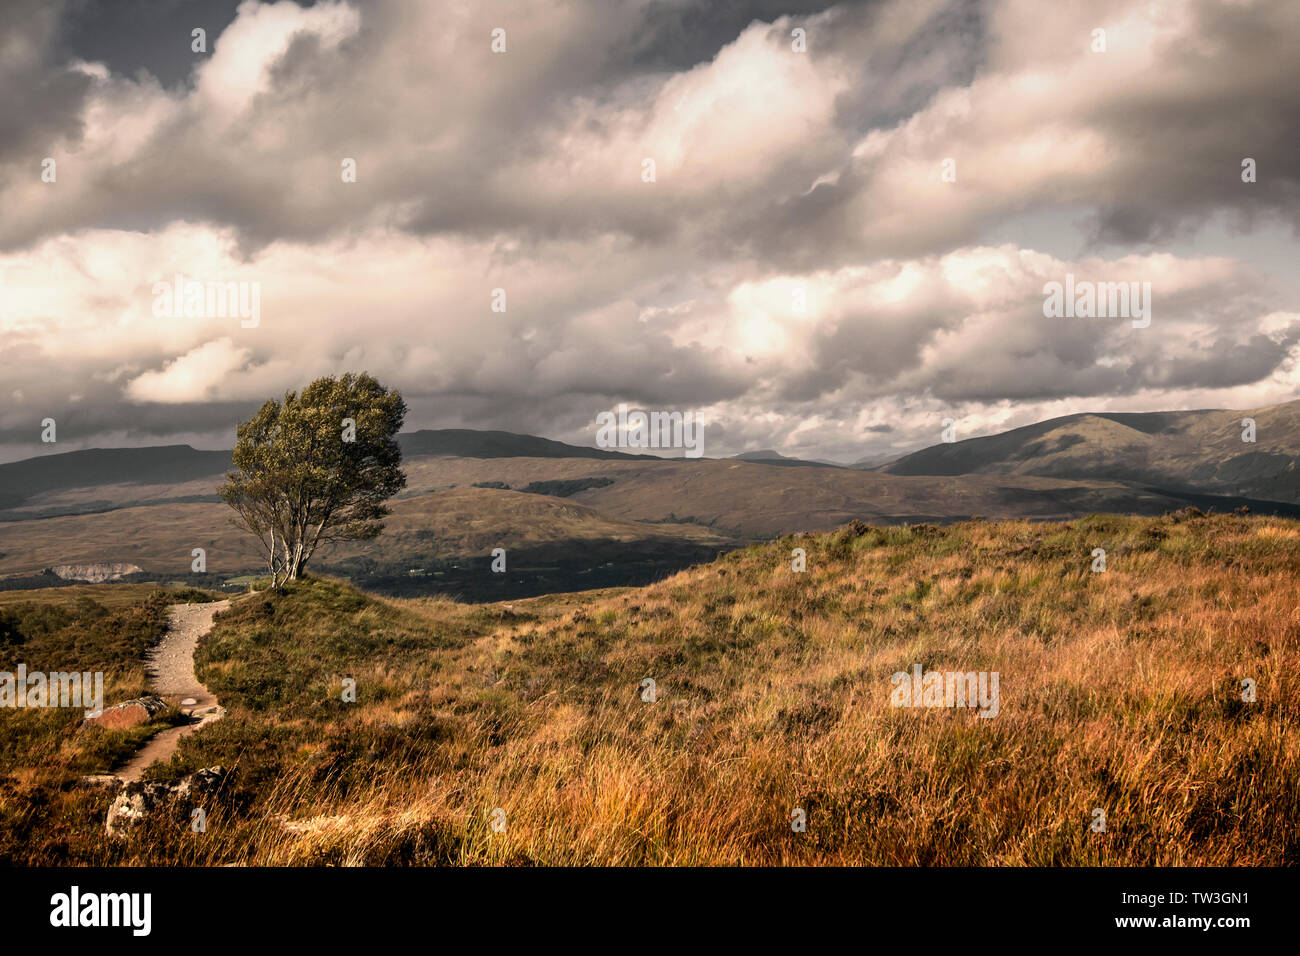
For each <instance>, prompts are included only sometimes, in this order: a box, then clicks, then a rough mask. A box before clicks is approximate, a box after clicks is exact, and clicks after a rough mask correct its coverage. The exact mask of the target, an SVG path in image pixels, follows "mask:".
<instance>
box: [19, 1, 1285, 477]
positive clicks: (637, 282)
mask: <svg viewBox="0 0 1300 956" xmlns="http://www.w3.org/2000/svg"><path fill="white" fill-rule="evenodd" d="M0 17H6V18H7V20H6V21H5V26H6V36H7V37H16V38H17V42H13V43H9V44H7V45H4V46H0V79H2V80H3V82H2V83H0V208H2V209H3V216H0V279H3V283H4V291H5V299H4V301H0V360H3V361H4V362H5V364H6V373H7V374H6V376H5V379H4V381H3V382H2V383H0V400H3V401H4V402H6V403H7V404H3V405H0V444H3V443H5V440H6V438H8V439H11V441H10V442H9V444H14V443H16V442H19V441H29V440H31V438H32V434H33V431H32V424H31V423H32V422H33V421H39V420H40V418H41V417H42V416H43V415H46V414H48V415H52V416H54V417H57V418H59V420H60V437H61V440H62V439H63V438H64V437H65V434H67V433H66V432H65V431H64V421H65V420H66V422H67V428H68V429H70V430H71V432H72V433H74V434H76V435H78V436H81V437H79V438H78V440H79V441H80V440H81V439H82V437H84V438H85V439H86V440H87V441H92V440H93V439H92V438H90V437H87V436H93V435H94V434H96V433H99V434H111V435H130V436H141V438H142V439H143V438H150V439H156V438H161V436H162V435H164V434H166V433H168V432H169V430H173V431H176V432H184V433H186V434H193V433H196V432H201V431H204V430H205V429H206V430H210V431H211V432H212V433H213V434H224V433H225V430H226V429H227V428H228V423H229V421H230V420H233V419H234V418H236V417H238V416H239V415H241V414H246V412H247V411H248V410H249V409H250V408H252V407H255V405H256V404H257V403H258V401H259V400H260V399H261V398H265V397H266V396H267V395H270V394H275V393H276V392H277V391H280V390H282V389H284V388H287V387H297V386H299V385H301V384H303V382H304V381H305V380H308V379H309V378H310V377H314V376H315V375H318V374H326V373H334V372H338V371H342V370H348V369H353V370H355V369H357V368H367V369H368V370H370V371H371V372H373V373H375V374H376V375H379V376H380V377H381V379H383V380H384V381H385V382H387V383H391V384H393V385H396V386H398V387H401V388H402V390H403V392H404V394H406V395H407V397H408V400H409V401H410V402H411V406H412V409H413V417H412V419H411V425H412V426H413V427H418V426H420V425H454V424H455V425H466V426H469V427H496V428H507V429H509V430H515V431H532V432H538V433H542V434H547V435H551V436H554V437H566V438H569V439H570V440H572V439H574V438H577V437H579V436H580V435H582V434H583V429H584V427H585V425H586V424H587V423H589V422H590V421H591V420H592V418H593V417H594V415H595V413H596V412H598V411H600V410H603V409H606V408H609V407H611V406H612V405H614V404H616V403H617V402H619V401H629V402H632V403H635V404H640V405H644V406H647V407H664V408H680V407H684V406H689V407H696V408H710V407H711V408H713V409H714V411H715V412H716V415H715V416H714V417H715V420H716V421H717V423H718V424H717V429H718V430H717V431H716V432H711V433H710V435H716V436H723V437H724V438H726V439H727V440H729V441H731V440H734V441H735V442H736V443H737V444H739V445H740V447H735V448H732V449H730V450H733V451H739V450H742V449H743V448H745V447H750V448H753V447H774V448H778V449H784V450H786V451H787V452H789V451H792V450H794V449H799V450H800V451H801V452H802V453H804V454H810V455H813V456H817V453H816V449H818V448H821V449H825V451H823V452H822V453H821V454H820V457H828V456H831V455H839V456H842V457H847V458H856V457H861V455H856V454H853V453H852V447H851V446H852V444H853V442H855V441H856V442H866V441H870V440H873V436H874V440H876V441H878V442H879V443H881V444H883V443H885V442H887V441H888V442H895V443H905V442H907V441H908V440H913V439H914V438H915V436H916V435H917V434H918V431H917V429H918V428H919V427H920V426H918V425H916V422H918V421H922V420H924V423H925V424H924V428H925V429H927V430H928V429H930V426H931V419H934V420H937V419H938V418H941V417H942V413H943V411H944V409H949V410H951V409H950V406H955V405H963V404H964V405H967V406H970V408H973V409H975V413H978V411H979V410H980V409H981V408H985V409H988V408H995V407H996V406H998V405H999V403H1007V402H1013V403H1015V404H1016V406H1017V407H1018V408H1021V409H1025V408H1034V407H1040V406H1041V407H1042V408H1044V409H1046V408H1048V407H1049V406H1050V403H1052V402H1055V401H1058V400H1067V399H1072V398H1077V399H1078V400H1079V401H1080V402H1084V403H1087V402H1088V401H1089V400H1092V399H1111V398H1117V397H1124V396H1135V395H1144V396H1147V397H1148V398H1149V397H1150V396H1151V395H1153V394H1154V395H1156V396H1157V397H1159V396H1169V398H1168V404H1169V405H1170V406H1171V407H1176V406H1177V405H1178V404H1180V403H1182V402H1183V401H1185V400H1186V401H1196V402H1198V403H1200V404H1206V403H1213V402H1214V401H1217V399H1213V398H1212V399H1202V398H1195V399H1188V398H1186V396H1188V395H1194V394H1201V393H1205V394H1209V393H1212V392H1213V393H1214V394H1216V395H1217V394H1218V393H1217V392H1214V390H1220V391H1223V392H1225V394H1228V393H1231V390H1233V389H1243V388H1244V387H1246V386H1250V385H1256V384H1258V385H1259V387H1260V389H1261V390H1262V392H1261V394H1268V395H1269V396H1275V395H1277V394H1285V393H1286V391H1287V390H1288V389H1289V388H1293V379H1294V374H1295V373H1294V368H1295V361H1296V360H1295V358H1293V356H1295V355H1296V347H1297V335H1296V333H1295V332H1294V331H1292V323H1293V318H1292V313H1294V312H1296V311H1297V310H1296V309H1295V304H1294V301H1293V299H1292V297H1290V296H1288V294H1287V292H1286V290H1285V289H1280V288H1278V287H1274V286H1270V285H1269V284H1268V282H1267V281H1266V280H1265V277H1262V276H1260V275H1258V274H1255V273H1253V272H1251V271H1250V270H1248V269H1246V268H1243V267H1242V266H1241V264H1240V263H1234V262H1232V261H1230V260H1226V259H1214V258H1212V257H1211V256H1210V253H1212V252H1214V251H1219V252H1222V250H1221V249H1218V250H1216V249H1214V248H1211V249H1208V250H1207V249H1205V248H1197V249H1196V251H1195V253H1194V254H1196V255H1205V256H1206V258H1205V259H1202V260H1189V259H1186V258H1183V259H1179V258H1176V257H1173V256H1164V257H1162V256H1159V255H1149V256H1148V255H1147V254H1149V253H1158V252H1159V251H1160V247H1159V244H1161V243H1168V242H1170V241H1172V239H1173V238H1174V237H1182V238H1184V239H1188V237H1193V236H1195V235H1197V234H1198V230H1201V231H1202V234H1203V231H1204V230H1205V227H1206V224H1207V223H1214V224H1215V228H1220V226H1224V227H1225V228H1228V229H1232V228H1240V229H1247V230H1250V229H1258V228H1259V227H1260V225H1261V224H1264V223H1268V224H1271V228H1276V223H1278V222H1281V223H1284V224H1287V225H1290V226H1294V225H1295V224H1296V223H1297V216H1298V213H1297V210H1298V209H1300V206H1298V205H1297V201H1298V199H1300V158H1298V156H1297V150H1296V147H1297V145H1300V144H1297V143H1296V142H1295V139H1296V130H1298V129H1300V105H1297V101H1296V98H1295V96H1294V90H1295V89H1296V88H1297V87H1300V58H1297V57H1295V56H1294V45H1295V41H1296V38H1297V37H1300V8H1297V7H1296V6H1295V5H1294V4H1285V3H1281V2H1277V0H1261V2H1258V3H1254V4H1234V5H1231V6H1219V5H1217V4H1213V3H1209V2H1202V0H1196V2H1192V3H1188V4H1183V5H1179V4H1170V3H1165V2H1163V0H1156V2H1154V3H1150V2H1145V0H1143V2H1139V0H1098V2H1097V3H1096V4H1089V5H1076V4H1059V5H1057V4H1049V5H1040V4H1035V3H1033V2H1029V0H989V2H978V3H976V2H964V0H950V2H945V0H872V2H861V3H857V2H855V3H845V4H840V5H831V4H828V3H826V2H824V0H821V2H809V3H804V2H800V0H789V2H788V3H768V2H766V0H758V2H753V3H745V4H742V3H739V2H735V0H724V2H719V3H709V2H704V0H698V2H677V3H674V2H667V0H649V2H631V0H621V2H609V3H604V2H590V3H571V2H566V0H532V2H529V3H519V2H513V3H511V2H499V0H468V2H463V3H438V4H432V3H430V4H425V3H414V2H408V0H365V2H357V3H353V4H337V3H331V2H320V3H316V4H313V5H310V6H308V5H297V6H295V5H294V4H291V3H280V4H275V5H270V6H268V5H258V4H254V3H248V4H245V5H242V6H239V7H238V8H237V7H236V6H235V5H234V4H233V3H230V2H225V0H223V2H220V3H215V4H202V5H195V4H192V3H188V2H179V0H177V2H166V3H149V4H146V3H143V2H141V0H124V2H121V3H112V2H105V3H92V2H89V0H70V2H68V3H64V4H62V5H44V4H38V3H35V2H31V0H21V2H17V3H10V4H6V5H5V6H4V7H3V9H2V10H0ZM1099 23H1103V24H1105V25H1106V26H1107V27H1108V28H1109V30H1110V38H1111V43H1112V49H1111V51H1110V52H1108V53H1106V54H1104V55H1102V54H1099V55H1095V56H1094V55H1092V54H1090V53H1089V52H1088V51H1087V46H1086V40H1087V37H1088V35H1089V31H1090V30H1091V28H1092V27H1094V26H1096V25H1097V24H1099ZM195 26H204V27H205V28H206V29H208V48H209V49H208V52H207V53H206V54H194V53H191V52H190V46H189V35H190V30H191V29H193V27H195ZM498 26H499V27H502V28H504V29H506V30H507V31H508V34H509V51H508V52H507V53H505V54H502V55H496V54H494V53H492V52H491V50H490V48H489V35H490V31H491V30H492V29H493V28H495V27H498ZM794 26H801V27H806V28H807V30H808V42H809V48H808V51H807V53H796V52H794V51H792V50H791V47H790V31H791V29H792V27H794ZM79 60H84V61H90V63H92V64H95V63H102V64H103V67H99V66H94V65H91V66H85V65H78V64H77V62H76V61H79ZM45 156H58V157H59V179H58V182H57V184H53V183H51V184H42V183H41V182H40V180H39V166H40V160H41V158H42V157H45ZM1246 156H1250V157H1252V158H1254V159H1256V160H1257V161H1258V164H1259V167H1258V168H1259V181H1258V182H1257V183H1254V184H1245V183H1242V182H1241V179H1240V163H1241V159H1242V158H1243V157H1246ZM344 157H350V158H355V159H356V161H357V169H358V178H357V181H356V182H355V183H344V182H342V181H341V179H340V161H341V160H342V159H343V158H344ZM647 157H649V158H653V159H655V160H656V161H657V164H658V166H657V168H658V178H657V180H656V181H655V182H654V183H653V184H651V183H644V182H642V181H641V179H640V172H641V169H640V166H641V163H642V160H643V159H644V158H647ZM945 157H954V158H955V161H956V163H957V170H958V178H957V180H956V182H954V183H951V184H948V183H943V182H941V181H940V180H939V176H938V171H939V163H940V162H941V161H942V160H943V159H944V158H945ZM1081 214H1082V215H1085V216H1089V217H1091V218H1088V219H1084V220H1082V221H1083V222H1084V223H1085V225H1084V226H1080V225H1079V223H1080V221H1081V220H1080V216H1081ZM1054 216H1055V217H1056V218H1054ZM1017 217H1023V219H1022V221H1027V220H1029V219H1033V220H1034V221H1035V222H1040V223H1041V222H1046V223H1048V229H1049V231H1050V229H1052V228H1056V226H1054V225H1053V223H1058V222H1059V230H1060V232H1061V233H1062V234H1063V235H1068V236H1069V237H1070V238H1071V240H1072V241H1071V243H1070V245H1069V248H1070V249H1071V250H1073V251H1072V252H1063V251H1061V249H1060V248H1052V249H1050V250H1049V251H1050V252H1051V253H1052V255H1053V256H1059V257H1060V258H1059V260H1057V259H1052V257H1051V256H1048V255H1047V254H1046V253H1045V252H1044V251H1043V250H1042V249H1041V247H1040V248H1039V251H1038V252H1035V251H1034V250H1033V248H1032V247H1033V245H1034V244H1033V243H1032V242H1028V241H1026V240H1025V239H1024V237H1023V235H1021V236H1017V235H1015V234H1006V233H1003V234H1000V235H998V237H997V239H996V241H995V240H994V239H992V238H991V237H990V234H994V233H996V232H997V230H998V229H999V228H1003V229H1005V228H1006V224H1007V223H1008V222H1012V221H1015V220H1016V218H1017ZM1012 233H1014V230H1012ZM1087 240H1091V241H1093V242H1095V243H1097V244H1098V248H1100V244H1113V245H1117V246H1118V248H1110V249H1107V251H1106V256H1105V258H1100V259H1098V260H1096V261H1089V262H1080V261H1077V260H1078V258H1079V256H1078V254H1077V250H1078V248H1079V247H1081V246H1083V245H1085V243H1086V241H1087ZM1190 241H1191V240H1190V239H1188V242H1189V243H1190ZM990 247H991V248H990ZM1062 248H1064V245H1063V246H1062ZM1186 248H1192V247H1191V246H1190V245H1189V246H1187V247H1186ZM1130 253H1141V254H1142V255H1138V256H1136V257H1134V256H1131V255H1126V254H1130ZM1130 259H1132V260H1133V261H1129V260H1130ZM195 270H198V272H197V274H200V275H203V276H205V277H211V278H216V279H221V280H224V279H227V278H233V277H236V276H237V277H239V278H241V279H251V280H253V281H258V282H261V283H262V284H263V286H264V287H265V294H266V303H265V312H266V320H265V322H264V323H263V325H262V326H261V327H260V328H258V329H257V330H255V331H245V330H241V329H240V328H239V325H238V323H229V322H226V323H224V324H223V323H221V322H212V323H193V322H189V323H186V322H177V321H158V320H156V317H155V316H153V315H151V314H150V301H149V300H150V296H149V290H150V287H151V284H152V283H153V282H155V281H156V280H158V279H160V278H169V277H170V275H171V274H172V272H174V271H188V272H194V271H195ZM1067 270H1073V271H1075V272H1077V273H1078V274H1079V275H1081V276H1085V275H1086V277H1088V278H1093V279H1098V280H1103V281H1104V280H1112V279H1124V278H1133V279H1137V280H1142V279H1144V278H1150V279H1152V280H1153V282H1154V283H1155V284H1156V287H1157V293H1158V299H1157V308H1156V318H1155V321H1154V323H1153V326H1152V328H1150V329H1148V330H1132V329H1129V328H1128V326H1127V323H1126V322H1124V321H1123V320H1120V321H1118V322H1112V323H1110V324H1106V323H1105V322H1103V321H1098V320H1092V321H1088V322H1075V323H1064V322H1056V323H1053V322H1047V321H1044V320H1043V318H1042V316H1041V308H1040V307H1041V293H1040V291H1039V290H1041V287H1042V284H1043V282H1044V281H1046V280H1049V279H1052V280H1055V279H1060V278H1061V276H1062V274H1063V273H1064V272H1065V271H1067ZM782 283H784V284H782ZM791 284H803V285H806V286H808V287H809V289H810V290H813V291H814V292H816V293H817V294H816V295H814V297H813V298H814V299H815V300H816V301H817V304H816V306H815V308H813V309H812V310H811V311H809V312H808V313H805V314H801V315H795V314H792V312H791V308H790V289H789V288H788V286H789V285H791ZM496 286H502V287H508V288H509V292H510V297H511V299H510V301H511V307H510V311H509V313H503V314H499V315H498V314H495V313H490V312H488V311H487V305H486V303H487V298H488V293H489V291H490V290H492V289H493V288H495V287H496ZM9 369H15V370H16V371H14V372H9ZM1198 390H1199V392H1198ZM1144 400H1146V399H1145V398H1144ZM1234 400H1235V399H1234ZM1224 401H1225V402H1226V401H1227V399H1226V398H1225V399H1224ZM1054 410H1056V411H1058V412H1059V411H1060V409H1054ZM968 412H969V409H968ZM989 414H990V420H992V413H989ZM1025 414H1028V413H1027V412H1026V413H1025ZM927 434H928V432H927ZM728 436H729V437H728ZM845 436H849V437H847V438H846V437H845ZM880 436H888V438H882V437H880ZM710 440H711V441H712V440H713V439H712V438H711V439H710ZM786 441H788V442H789V444H784V442H786ZM710 453H712V450H711V451H710Z"/></svg>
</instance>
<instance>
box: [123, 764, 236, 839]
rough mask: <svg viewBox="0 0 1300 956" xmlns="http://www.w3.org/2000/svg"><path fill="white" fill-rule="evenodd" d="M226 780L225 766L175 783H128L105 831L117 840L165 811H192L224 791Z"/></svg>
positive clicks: (212, 768) (209, 768)
mask: <svg viewBox="0 0 1300 956" xmlns="http://www.w3.org/2000/svg"><path fill="white" fill-rule="evenodd" d="M225 779H226V769H225V768H224V767H205V768H203V769H202V770H198V771H195V772H194V773H192V774H189V775H187V776H185V777H182V778H181V779H180V780H178V781H177V782H176V783H173V784H167V783H144V782H142V781H138V780H137V781H134V782H132V783H128V784H126V785H125V786H123V787H122V791H121V792H120V793H119V794H118V795H117V797H116V798H115V799H114V800H113V804H112V806H110V807H109V808H108V817H107V819H106V820H105V821H104V831H105V832H106V833H107V834H108V835H109V837H111V838H113V839H122V838H124V837H126V836H127V834H129V833H130V832H131V831H132V830H134V829H135V828H136V827H138V826H139V825H140V824H142V823H143V822H144V821H145V820H147V819H148V818H149V817H150V816H151V815H153V814H154V813H156V812H157V811H158V810H159V809H161V808H164V807H167V808H181V809H185V810H189V809H191V808H192V807H193V806H194V805H195V804H196V803H197V802H198V801H200V800H203V799H205V798H207V797H210V796H212V795H213V794H215V793H216V792H217V791H218V790H219V789H221V785H222V783H224V782H225Z"/></svg>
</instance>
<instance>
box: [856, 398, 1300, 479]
mask: <svg viewBox="0 0 1300 956" xmlns="http://www.w3.org/2000/svg"><path fill="white" fill-rule="evenodd" d="M1245 418H1251V419H1254V421H1255V426H1256V432H1255V441H1254V442H1253V443H1248V442H1243V441H1242V424H1241V423H1242V420H1243V419H1245ZM1297 460H1300V401H1296V402H1287V403H1286V404H1282V405H1273V406H1269V407H1267V408H1257V409H1247V410H1245V411H1225V410H1213V411H1191V412H1147V413H1133V414H1120V413H1115V414H1092V415H1070V416H1067V417H1065V418H1056V419H1052V420H1051V421H1046V422H1039V423H1037V424H1034V425H1028V426H1025V427H1024V428H1016V429H1012V430H1011V431H1007V432H1003V433H1001V434H999V435H989V436H986V437H983V438H971V439H967V440H965V441H959V442H952V443H949V444H940V445H934V446H932V447H930V448H925V449H922V450H921V451H918V452H915V453H913V454H911V455H905V456H904V457H902V458H900V459H898V460H897V461H895V462H892V463H890V464H888V465H885V466H884V467H883V468H882V469H881V470H882V471H884V472H887V473H889V474H894V475H912V476H916V475H1038V476H1043V477H1054V478H1084V479H1086V478H1106V479H1118V480H1122V481H1132V482H1140V483H1145V484H1148V485H1154V486H1156V487H1159V488H1169V489H1176V490H1177V489H1184V490H1186V489H1192V490H1198V491H1202V492H1208V493H1213V494H1223V495H1242V496H1247V497H1255V498H1263V499H1269V500H1275V501H1288V502H1295V501H1300V471H1298V470H1297V467H1296V462H1297Z"/></svg>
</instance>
